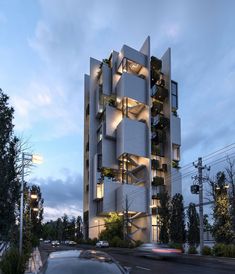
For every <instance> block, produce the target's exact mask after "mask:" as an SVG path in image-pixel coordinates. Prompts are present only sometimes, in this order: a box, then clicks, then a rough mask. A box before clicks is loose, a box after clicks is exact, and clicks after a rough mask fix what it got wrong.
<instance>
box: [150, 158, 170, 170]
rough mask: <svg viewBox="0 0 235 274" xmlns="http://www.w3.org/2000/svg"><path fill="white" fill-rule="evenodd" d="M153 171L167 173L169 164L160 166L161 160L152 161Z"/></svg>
mask: <svg viewBox="0 0 235 274" xmlns="http://www.w3.org/2000/svg"><path fill="white" fill-rule="evenodd" d="M151 162H152V169H153V170H157V171H163V172H167V164H160V162H159V160H156V159H152V160H151Z"/></svg>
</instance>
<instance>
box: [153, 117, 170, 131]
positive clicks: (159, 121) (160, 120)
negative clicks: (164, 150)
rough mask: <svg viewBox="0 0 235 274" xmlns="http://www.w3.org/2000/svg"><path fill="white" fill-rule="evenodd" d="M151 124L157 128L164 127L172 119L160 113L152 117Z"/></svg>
mask: <svg viewBox="0 0 235 274" xmlns="http://www.w3.org/2000/svg"><path fill="white" fill-rule="evenodd" d="M151 124H152V126H154V128H155V129H164V128H167V127H168V126H169V125H170V120H169V119H168V118H167V117H165V116H163V115H160V114H158V115H157V116H156V117H154V118H152V119H151Z"/></svg>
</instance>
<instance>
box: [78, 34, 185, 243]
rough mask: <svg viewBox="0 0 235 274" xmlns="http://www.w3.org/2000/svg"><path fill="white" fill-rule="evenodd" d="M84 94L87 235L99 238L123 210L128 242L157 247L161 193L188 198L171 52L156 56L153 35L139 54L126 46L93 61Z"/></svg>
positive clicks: (176, 88) (85, 216)
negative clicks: (184, 189)
mask: <svg viewBox="0 0 235 274" xmlns="http://www.w3.org/2000/svg"><path fill="white" fill-rule="evenodd" d="M84 95H85V103H84V107H85V111H84V112H85V115H84V196H83V199H84V203H83V210H84V228H85V237H86V238H88V237H89V238H94V237H98V234H99V233H100V232H101V231H102V229H104V226H103V224H104V218H105V217H106V216H108V215H109V214H110V212H118V213H119V214H120V215H122V214H124V216H125V218H126V219H128V229H127V231H126V232H127V233H128V235H129V237H131V238H132V239H134V240H137V239H140V240H142V241H157V240H158V222H157V210H156V207H158V203H159V201H158V194H159V193H160V192H161V191H164V189H166V190H167V191H168V193H169V194H170V195H171V196H173V195H174V194H175V193H181V174H180V172H179V161H180V145H181V130H180V118H179V117H178V114H177V109H178V85H177V82H175V81H173V80H172V78H171V50H170V49H168V50H167V51H166V52H165V54H164V55H163V56H162V57H161V58H157V57H154V56H152V55H151V51H150V38H149V37H148V38H147V39H146V41H145V42H144V44H143V46H142V47H141V49H140V50H139V51H138V50H136V49H133V48H130V47H129V46H126V45H124V46H123V47H122V49H121V51H120V52H116V51H112V53H111V54H110V56H109V57H108V58H107V59H103V60H102V61H99V60H96V59H93V58H91V59H90V75H85V90H84ZM127 212H128V213H127ZM127 214H128V218H127Z"/></svg>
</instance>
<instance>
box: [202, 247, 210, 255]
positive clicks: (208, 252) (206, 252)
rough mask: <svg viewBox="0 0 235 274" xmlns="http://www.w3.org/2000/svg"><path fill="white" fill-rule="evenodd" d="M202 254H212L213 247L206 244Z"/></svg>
mask: <svg viewBox="0 0 235 274" xmlns="http://www.w3.org/2000/svg"><path fill="white" fill-rule="evenodd" d="M202 255H206V256H208V255H211V248H210V247H209V246H207V245H205V246H204V247H203V249H202Z"/></svg>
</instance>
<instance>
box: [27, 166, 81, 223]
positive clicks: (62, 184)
mask: <svg viewBox="0 0 235 274" xmlns="http://www.w3.org/2000/svg"><path fill="white" fill-rule="evenodd" d="M63 174H64V179H54V178H33V179H32V180H31V181H30V183H32V184H36V185H39V186H40V188H41V192H42V196H43V198H44V207H45V210H44V212H45V214H44V218H45V219H46V220H48V219H55V218H58V217H59V216H62V215H63V214H64V213H66V214H68V215H69V216H74V215H78V214H80V215H81V212H82V206H83V205H82V196H83V180H82V177H81V176H80V175H76V174H72V173H70V171H68V170H67V169H65V170H64V171H63Z"/></svg>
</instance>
